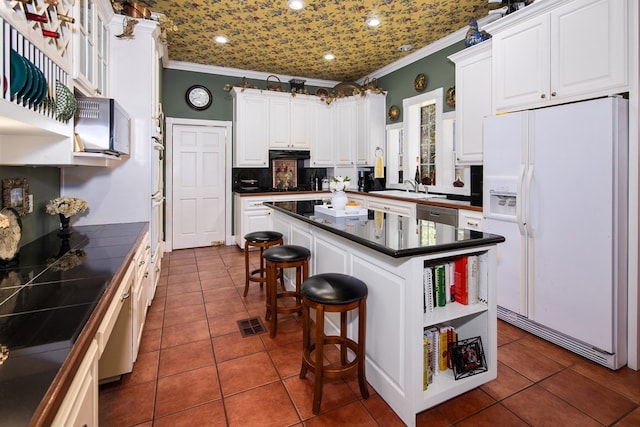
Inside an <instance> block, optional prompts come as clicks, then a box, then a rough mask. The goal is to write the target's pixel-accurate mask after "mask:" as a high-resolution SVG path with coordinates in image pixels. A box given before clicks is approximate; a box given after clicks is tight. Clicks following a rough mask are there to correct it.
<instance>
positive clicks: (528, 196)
mask: <svg viewBox="0 0 640 427" xmlns="http://www.w3.org/2000/svg"><path fill="white" fill-rule="evenodd" d="M533 169H534V166H533V165H529V170H528V171H527V183H526V185H525V190H524V192H525V200H526V201H527V202H526V204H525V209H526V212H525V218H526V220H527V222H526V224H525V225H526V227H527V231H528V232H529V235H530V236H531V237H534V233H535V228H534V227H533V219H532V218H531V205H532V201H531V183H532V182H533Z"/></svg>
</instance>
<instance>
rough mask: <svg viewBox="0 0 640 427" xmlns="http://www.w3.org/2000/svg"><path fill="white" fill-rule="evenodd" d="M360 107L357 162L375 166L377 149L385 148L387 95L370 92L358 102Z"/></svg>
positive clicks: (359, 164) (361, 164)
mask: <svg viewBox="0 0 640 427" xmlns="http://www.w3.org/2000/svg"><path fill="white" fill-rule="evenodd" d="M356 104H357V108H358V112H357V114H358V135H357V143H356V164H357V165H358V166H375V162H376V149H377V148H381V149H382V150H383V152H386V150H385V124H386V119H385V115H386V113H385V109H386V104H385V95H383V94H373V93H370V92H368V93H367V95H366V96H365V97H364V98H360V99H358V101H357V102H356Z"/></svg>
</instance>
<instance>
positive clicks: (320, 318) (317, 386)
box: [313, 304, 324, 414]
mask: <svg viewBox="0 0 640 427" xmlns="http://www.w3.org/2000/svg"><path fill="white" fill-rule="evenodd" d="M315 351H316V354H315V356H316V357H315V359H316V360H315V366H314V371H313V372H314V376H315V379H314V384H313V413H314V414H318V412H320V402H321V400H322V382H323V380H324V361H323V356H324V354H323V353H324V306H323V305H322V304H318V305H317V306H316V349H315Z"/></svg>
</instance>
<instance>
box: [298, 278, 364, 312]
mask: <svg viewBox="0 0 640 427" xmlns="http://www.w3.org/2000/svg"><path fill="white" fill-rule="evenodd" d="M301 292H302V295H303V296H305V297H307V298H309V299H310V300H311V301H313V302H315V303H318V304H330V305H333V304H349V303H351V302H354V301H357V300H360V299H362V298H364V297H366V296H367V293H368V290H367V285H366V284H365V283H364V282H363V281H362V280H360V279H357V278H355V277H353V276H347V275H346V274H338V273H324V274H318V275H315V276H312V277H310V278H309V279H307V280H306V281H305V282H304V283H303V284H302V288H301Z"/></svg>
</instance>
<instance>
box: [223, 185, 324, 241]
mask: <svg viewBox="0 0 640 427" xmlns="http://www.w3.org/2000/svg"><path fill="white" fill-rule="evenodd" d="M325 196H326V194H325ZM322 197H323V193H307V194H291V193H287V194H283V193H280V194H277V193H275V194H274V195H271V196H269V195H260V196H246V195H243V196H241V195H240V194H237V193H236V195H235V199H234V210H235V214H234V218H235V240H236V244H237V245H238V246H239V247H240V248H244V236H245V235H247V234H248V233H252V232H254V231H262V230H276V229H275V228H274V224H273V218H272V215H271V213H272V211H271V209H270V208H268V207H267V206H265V205H264V203H265V202H278V201H297V200H316V199H321V198H322ZM276 231H277V230H276Z"/></svg>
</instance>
